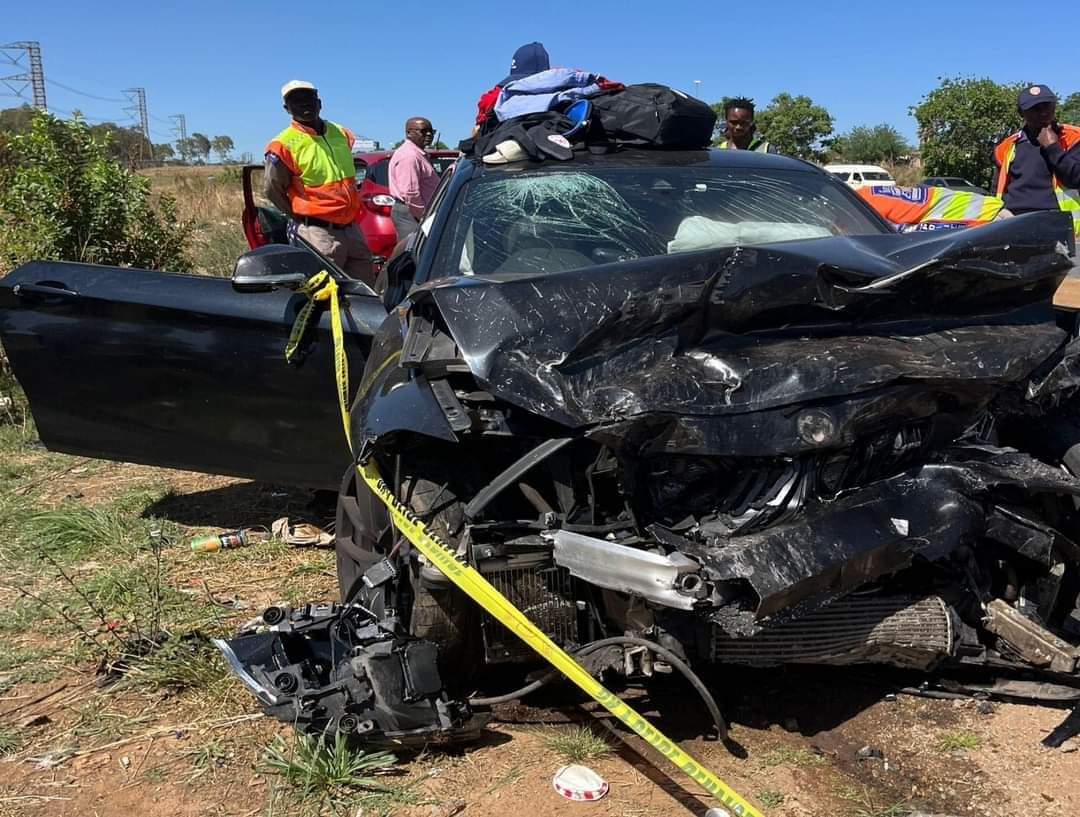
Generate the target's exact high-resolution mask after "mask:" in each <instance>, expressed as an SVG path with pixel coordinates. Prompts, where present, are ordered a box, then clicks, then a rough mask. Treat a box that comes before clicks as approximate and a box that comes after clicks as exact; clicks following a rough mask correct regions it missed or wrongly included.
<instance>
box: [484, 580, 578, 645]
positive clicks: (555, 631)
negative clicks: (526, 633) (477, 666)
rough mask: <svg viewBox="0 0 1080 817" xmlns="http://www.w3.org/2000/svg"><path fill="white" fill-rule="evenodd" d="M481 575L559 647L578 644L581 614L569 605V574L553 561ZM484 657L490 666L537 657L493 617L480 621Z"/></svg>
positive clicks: (486, 615) (485, 615)
mask: <svg viewBox="0 0 1080 817" xmlns="http://www.w3.org/2000/svg"><path fill="white" fill-rule="evenodd" d="M481 572H483V574H484V578H486V579H487V580H488V581H489V582H491V583H492V585H494V586H495V589H496V590H498V591H499V592H500V593H502V594H503V595H504V596H506V597H507V598H508V599H509V600H510V601H511V602H513V604H514V606H515V607H517V608H518V609H519V610H521V612H523V613H524V614H525V615H526V616H527V617H528V619H529V620H530V621H531V622H532V623H533V624H535V625H536V626H537V627H539V628H540V629H541V630H543V631H544V632H545V633H547V634H548V635H549V636H550V637H551V638H552V639H553V640H554V641H555V642H556V643H561V644H565V643H568V642H576V641H577V640H578V626H577V620H578V611H577V607H576V606H575V605H574V602H572V601H570V598H572V596H571V587H570V583H571V581H572V579H571V578H570V573H569V571H567V570H566V569H564V568H561V567H556V566H555V565H554V564H552V563H551V562H550V561H547V562H546V563H545V564H543V565H537V566H531V567H513V568H504V569H501V570H491V571H488V570H485V569H484V567H483V565H482V566H481ZM481 627H482V630H483V634H484V654H485V655H484V657H485V659H486V660H487V663H489V664H500V663H506V662H513V661H533V660H535V659H536V653H535V652H534V651H533V650H532V648H531V647H529V646H528V645H527V644H526V643H525V642H524V641H522V640H521V639H520V638H518V637H517V636H516V635H514V634H513V633H511V632H510V631H509V630H507V629H506V628H505V627H504V626H503V625H502V624H500V623H499V622H498V621H496V620H495V619H494V618H493V617H492V616H491V615H490V614H488V613H486V612H485V613H484V614H483V618H482V619H481Z"/></svg>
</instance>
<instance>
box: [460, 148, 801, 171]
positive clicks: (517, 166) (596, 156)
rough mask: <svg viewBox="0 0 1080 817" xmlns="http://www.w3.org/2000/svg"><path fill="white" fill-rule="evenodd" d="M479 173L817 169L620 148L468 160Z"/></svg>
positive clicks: (770, 158)
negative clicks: (554, 156) (531, 158)
mask: <svg viewBox="0 0 1080 817" xmlns="http://www.w3.org/2000/svg"><path fill="white" fill-rule="evenodd" d="M472 161H473V163H474V164H475V165H476V167H477V169H478V170H480V172H482V173H484V174H487V173H496V174H498V173H521V172H522V171H531V170H540V169H543V171H544V172H545V173H546V172H555V173H558V172H564V171H572V170H574V169H575V168H580V167H630V168H632V167H693V166H706V167H716V168H726V167H739V168H760V169H766V168H769V169H776V170H796V171H802V172H813V171H819V170H820V169H819V168H818V167H817V166H816V165H812V164H810V163H809V162H804V161H802V160H801V159H793V158H791V157H790V156H781V155H779V154H776V153H758V152H756V151H750V150H719V149H716V148H709V149H702V150H656V149H652V150H648V149H645V148H622V149H620V150H617V151H615V152H613V153H587V152H577V151H575V153H574V158H573V159H572V160H570V161H566V162H560V161H557V160H550V161H545V162H528V161H524V162H511V163H509V164H503V165H486V164H483V163H482V162H481V161H480V160H478V159H476V158H475V157H474V158H473V159H472Z"/></svg>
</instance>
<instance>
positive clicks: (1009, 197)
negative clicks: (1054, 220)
mask: <svg viewBox="0 0 1080 817" xmlns="http://www.w3.org/2000/svg"><path fill="white" fill-rule="evenodd" d="M1017 107H1018V108H1019V110H1020V116H1021V117H1022V118H1023V120H1024V127H1023V128H1022V129H1021V130H1020V132H1019V133H1014V134H1013V135H1012V136H1009V137H1008V138H1006V139H1005V140H1004V141H1002V142H1001V143H1000V144H999V145H998V146H997V147H996V148H994V164H995V165H996V166H997V180H996V183H995V185H994V192H995V193H996V195H998V196H999V197H1000V198H1002V199H1004V200H1005V207H1006V208H1008V209H1009V210H1010V211H1011V212H1013V213H1015V214H1017V215H1019V214H1021V213H1030V212H1033V211H1037V210H1057V209H1061V210H1064V211H1066V212H1068V213H1070V214H1071V215H1072V217H1073V226H1074V229H1075V231H1076V233H1077V235H1078V236H1080V192H1078V188H1080V127H1077V126H1075V125H1062V124H1059V123H1058V122H1057V119H1056V116H1055V114H1056V113H1057V97H1056V96H1054V92H1053V91H1051V90H1050V89H1049V88H1048V87H1046V86H1045V85H1029V86H1027V87H1025V88H1024V89H1023V90H1022V91H1021V92H1020V96H1019V97H1018V99H1017Z"/></svg>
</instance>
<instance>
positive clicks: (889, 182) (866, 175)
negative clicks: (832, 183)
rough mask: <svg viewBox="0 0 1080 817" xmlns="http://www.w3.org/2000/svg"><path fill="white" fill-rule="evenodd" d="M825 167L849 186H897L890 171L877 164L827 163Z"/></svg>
mask: <svg viewBox="0 0 1080 817" xmlns="http://www.w3.org/2000/svg"><path fill="white" fill-rule="evenodd" d="M825 169H826V170H827V171H829V172H830V173H832V174H833V175H834V176H836V178H838V179H839V180H840V181H842V182H844V183H845V184H847V185H848V186H849V187H854V188H856V189H858V188H860V187H895V186H896V180H895V179H894V178H893V177H892V176H890V175H889V171H888V170H886V169H885V168H883V167H878V166H877V165H825Z"/></svg>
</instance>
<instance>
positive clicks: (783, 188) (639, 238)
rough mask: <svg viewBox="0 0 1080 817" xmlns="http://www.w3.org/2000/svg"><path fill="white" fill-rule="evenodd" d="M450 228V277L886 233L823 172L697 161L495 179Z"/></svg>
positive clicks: (464, 202)
mask: <svg viewBox="0 0 1080 817" xmlns="http://www.w3.org/2000/svg"><path fill="white" fill-rule="evenodd" d="M451 224H452V225H453V226H452V228H451V230H450V235H449V236H448V237H447V238H446V239H444V241H443V242H442V245H441V247H440V251H439V257H438V259H437V261H436V265H435V268H436V269H438V270H440V271H444V273H443V274H450V275H454V274H461V275H491V274H506V273H511V274H513V273H521V274H529V273H537V272H560V271H563V270H570V269H580V268H582V267H589V266H595V265H598V264H607V263H610V262H613V261H628V260H632V259H635V258H647V257H650V256H656V255H666V254H669V253H679V252H691V251H694V250H706V249H712V248H716V247H725V246H731V245H733V244H764V243H771V242H777V241H793V240H799V239H812V238H824V237H827V236H835V235H865V234H873V233H880V232H882V228H881V226H880V225H879V224H877V223H875V222H874V221H872V220H871V219H870V218H869V217H868V216H867V215H866V214H865V212H863V211H862V210H861V209H860V208H858V207H857V206H856V205H855V204H854V203H853V202H851V201H850V200H849V198H848V196H847V194H846V193H845V191H844V190H843V189H842V188H841V187H840V186H839V184H837V183H834V182H832V181H831V180H829V179H827V178H823V177H822V176H820V175H818V174H812V173H805V172H800V171H780V170H770V171H758V170H753V171H751V170H738V169H712V168H709V169H699V168H692V167H676V168H605V169H589V170H588V171H583V170H572V171H563V172H558V173H551V172H549V173H546V174H544V175H541V174H521V175H512V176H511V175H503V174H499V175H497V176H488V177H486V178H482V179H479V180H477V181H475V182H473V183H471V184H470V185H469V186H468V187H467V188H466V189H465V191H464V192H463V194H462V195H461V197H460V198H459V199H458V201H457V203H456V204H455V213H454V214H453V218H452V219H451Z"/></svg>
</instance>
